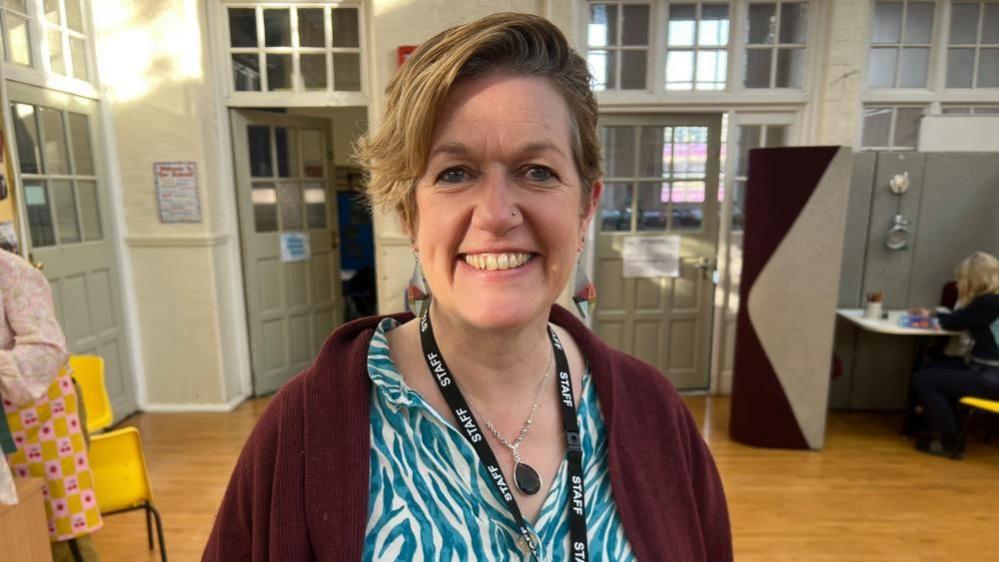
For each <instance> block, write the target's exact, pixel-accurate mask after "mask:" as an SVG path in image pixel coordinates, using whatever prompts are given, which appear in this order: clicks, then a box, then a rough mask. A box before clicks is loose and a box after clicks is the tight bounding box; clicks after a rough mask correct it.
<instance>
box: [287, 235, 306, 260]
mask: <svg viewBox="0 0 999 562" xmlns="http://www.w3.org/2000/svg"><path fill="white" fill-rule="evenodd" d="M311 257H312V250H311V248H310V247H309V234H308V233H307V232H282V233H281V261H284V262H290V261H307V260H309V259H310V258H311Z"/></svg>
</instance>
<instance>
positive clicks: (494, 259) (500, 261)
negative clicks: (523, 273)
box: [465, 252, 531, 271]
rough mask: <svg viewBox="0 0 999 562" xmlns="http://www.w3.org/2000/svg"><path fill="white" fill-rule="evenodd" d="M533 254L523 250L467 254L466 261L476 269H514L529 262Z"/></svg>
mask: <svg viewBox="0 0 999 562" xmlns="http://www.w3.org/2000/svg"><path fill="white" fill-rule="evenodd" d="M530 259H531V254H526V253H522V252H517V253H509V254H465V263H467V264H468V265H470V266H472V267H474V268H475V269H485V270H488V271H496V270H504V269H514V268H517V267H520V266H522V265H524V264H525V263H527V261H528V260H530Z"/></svg>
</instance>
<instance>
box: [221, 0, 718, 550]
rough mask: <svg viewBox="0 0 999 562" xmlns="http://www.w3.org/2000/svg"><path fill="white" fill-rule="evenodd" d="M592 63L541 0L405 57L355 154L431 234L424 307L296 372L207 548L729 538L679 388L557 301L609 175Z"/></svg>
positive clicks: (244, 460) (509, 546) (697, 542)
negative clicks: (544, 12)
mask: <svg viewBox="0 0 999 562" xmlns="http://www.w3.org/2000/svg"><path fill="white" fill-rule="evenodd" d="M590 84H591V76H590V73H589V71H588V69H587V64H586V61H585V60H584V59H583V58H582V57H581V56H580V55H579V54H577V53H575V52H574V51H573V50H572V48H571V47H570V46H569V44H568V42H567V40H566V38H565V36H564V35H563V34H562V32H561V31H560V30H559V29H558V28H557V27H556V26H555V25H554V24H552V23H551V22H549V21H548V20H546V19H544V18H542V17H539V16H535V15H530V14H510V13H504V14H493V15H490V16H487V17H485V18H482V19H480V20H477V21H474V22H470V23H467V24H464V25H459V26H457V27H454V28H451V29H449V30H446V31H443V32H441V33H440V34H438V35H436V36H434V37H432V38H430V39H428V40H427V41H426V42H424V43H423V44H422V45H421V46H420V47H419V49H417V50H416V52H414V53H413V55H412V56H411V57H410V58H409V60H408V61H407V62H406V63H405V64H404V65H403V66H402V68H401V69H400V71H399V73H398V74H397V75H396V77H395V78H394V79H393V81H392V84H391V85H390V86H389V88H388V93H387V99H386V115H385V119H384V120H383V122H382V124H381V126H380V128H379V129H378V131H377V132H375V133H373V134H372V136H370V137H368V138H367V139H366V140H365V141H362V143H361V145H360V147H359V153H360V160H361V161H362V162H364V163H365V165H366V166H367V168H368V170H369V172H370V174H371V175H370V180H369V185H368V195H369V197H370V198H371V200H372V202H373V203H374V204H375V206H376V207H378V208H379V209H380V210H382V211H389V212H394V213H395V216H397V217H398V218H399V219H400V220H401V222H402V224H403V225H404V228H405V230H406V232H407V234H408V235H409V236H410V238H411V241H412V247H413V250H414V251H415V252H416V253H417V254H418V259H417V263H418V267H419V268H421V269H420V270H417V271H414V275H413V277H412V280H411V283H412V285H410V289H411V291H410V292H409V295H411V296H412V297H413V301H414V302H415V301H423V302H422V304H421V305H420V306H419V307H418V308H417V312H418V317H415V318H414V316H413V315H412V314H398V315H394V316H389V317H370V318H363V319H360V320H356V321H354V322H351V323H349V324H345V325H344V326H341V327H340V328H339V329H338V330H337V331H336V332H334V333H333V334H332V335H331V336H330V337H329V339H327V341H326V344H325V345H324V346H323V349H322V351H320V353H319V356H318V357H317V358H316V360H315V362H314V363H313V364H312V366H311V367H310V368H309V369H307V370H306V371H305V372H303V373H301V374H300V375H298V376H297V377H295V378H294V379H292V380H291V381H290V382H288V383H287V384H286V385H285V386H284V387H283V388H282V389H281V391H280V392H279V393H278V394H277V396H275V397H274V399H273V400H272V401H271V403H270V404H269V405H268V408H267V411H266V412H265V413H264V414H263V415H262V417H261V418H260V420H259V421H258V423H257V426H256V427H255V428H254V430H253V433H252V434H251V436H250V438H249V439H248V441H247V443H246V446H245V447H244V449H243V452H242V454H241V455H240V459H239V461H238V463H237V465H236V468H235V470H234V472H233V475H232V479H231V480H230V483H229V487H228V489H227V490H226V494H225V498H224V499H223V502H222V505H221V507H220V508H219V513H218V516H217V518H216V520H215V527H214V529H213V530H212V534H211V537H210V539H209V542H208V545H207V547H206V549H205V553H204V558H203V560H205V561H209V562H215V561H219V562H228V561H232V560H265V559H270V560H275V561H289V562H290V561H295V562H305V561H334V560H336V561H339V560H366V561H373V560H379V561H393V562H406V561H417V560H448V561H454V560H460V561H462V562H475V561H478V562H486V561H499V560H524V561H526V560H532V561H535V562H540V561H542V560H558V561H564V560H574V561H578V560H593V561H598V560H599V561H603V560H614V561H616V562H629V561H632V560H675V561H681V560H682V561H684V562H699V561H700V562H708V561H710V562H727V561H731V560H732V540H731V532H730V528H729V520H728V509H727V506H726V502H725V496H724V492H723V490H722V483H721V479H720V477H719V475H718V471H717V470H716V468H715V464H714V461H713V459H712V457H711V453H710V451H709V450H708V447H707V444H706V443H705V442H704V439H703V437H702V436H701V433H700V431H699V430H698V427H697V425H696V423H695V422H694V419H693V416H692V415H691V414H690V412H689V411H688V410H687V408H686V406H685V405H684V403H683V401H682V400H681V399H680V397H679V395H678V394H677V392H676V389H675V388H673V386H672V385H670V383H669V382H668V381H667V379H666V378H665V377H664V376H663V375H662V374H661V373H659V372H658V371H656V369H655V368H653V367H652V366H650V365H648V364H646V363H643V362H641V361H639V360H638V359H635V358H633V357H629V356H627V355H625V354H623V353H621V352H620V351H616V350H614V349H613V348H612V347H611V346H609V345H608V344H606V343H604V342H602V341H600V339H599V338H598V337H597V336H596V334H594V333H593V332H592V331H590V330H589V329H588V328H587V327H586V325H585V324H584V323H582V322H581V321H580V320H579V319H578V318H576V317H575V316H573V314H572V313H570V312H569V311H567V310H565V309H564V308H561V307H559V306H557V305H556V304H555V302H556V300H557V299H558V297H559V295H560V294H561V293H562V290H563V288H564V287H565V286H566V284H567V283H568V281H569V279H570V278H571V277H572V273H573V270H574V266H575V264H576V263H577V262H578V259H579V254H580V252H581V250H582V248H583V247H584V239H583V237H584V236H585V235H586V232H587V227H588V226H589V223H590V220H591V219H592V217H593V214H594V212H595V211H596V209H597V207H598V206H599V201H600V193H601V189H602V187H603V181H602V179H601V175H602V174H601V171H600V145H599V140H598V136H597V129H596V126H597V116H598V112H597V104H596V100H595V99H594V96H593V92H592V91H591V89H590ZM576 286H579V287H581V290H580V291H578V292H577V294H579V295H584V297H581V298H586V297H588V296H589V295H590V291H589V288H591V286H590V285H588V284H587V283H586V282H585V280H584V279H582V278H580V279H579V280H578V283H577V285H576ZM426 289H429V294H430V297H429V299H426V298H425V297H426V295H427V291H426ZM427 300H429V302H427ZM578 302H582V301H578ZM587 302H588V300H587ZM580 308H581V310H583V311H585V310H586V307H583V306H581V307H580Z"/></svg>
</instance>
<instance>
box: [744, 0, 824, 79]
mask: <svg viewBox="0 0 999 562" xmlns="http://www.w3.org/2000/svg"><path fill="white" fill-rule="evenodd" d="M753 4H774V9H775V12H774V13H775V15H776V16H777V29H778V31H777V38H776V41H774V42H773V43H771V44H761V43H750V42H749V8H750V6H751V5H753ZM786 4H803V5H804V6H805V10H806V11H805V17H806V25H805V42H804V43H782V42H781V40H780V24H781V18H782V17H783V15H782V14H783V7H784V5H786ZM813 9H815V6H814V5H813V4H812V3H811V2H809V1H808V0H804V1H799V0H749V1H748V2H745V10H746V12H745V13H746V16H745V23H744V24H743V25H742V26H741V28H740V29H741V30H743V31H742V34H743V40H742V49H741V53H742V56H743V59H742V64H741V65H740V66H739V68H738V69H737V71H738V81H739V87H740V88H741V89H743V90H746V91H754V92H773V91H786V92H799V91H803V90H805V88H806V86H807V84H808V78H809V73H810V72H811V71H812V68H814V64H813V61H810V60H809V41H808V40H809V38H810V37H812V33H815V30H814V29H813V24H812V23H813V22H812V20H813V19H814V18H813V14H812V10H813ZM781 48H784V49H795V48H797V49H803V50H804V57H805V58H804V68H803V69H802V76H801V84H802V86H801V87H800V88H791V87H784V86H777V85H776V84H777V63H778V55H779V53H780V51H781ZM767 50H769V51H770V74H769V80H768V86H765V87H749V86H746V61H747V59H748V57H747V55H748V53H749V51H767ZM812 50H814V49H812Z"/></svg>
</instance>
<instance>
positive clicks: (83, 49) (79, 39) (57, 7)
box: [42, 0, 90, 80]
mask: <svg viewBox="0 0 999 562" xmlns="http://www.w3.org/2000/svg"><path fill="white" fill-rule="evenodd" d="M42 9H43V11H44V12H45V18H44V19H43V20H42V23H43V26H42V29H43V30H44V33H45V46H46V48H47V51H48V61H49V71H50V72H52V73H53V74H62V75H64V76H69V77H71V78H76V79H79V80H88V79H89V78H90V74H89V73H88V71H87V36H86V34H85V29H84V23H83V21H84V17H83V14H84V11H83V0H43V2H42Z"/></svg>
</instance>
